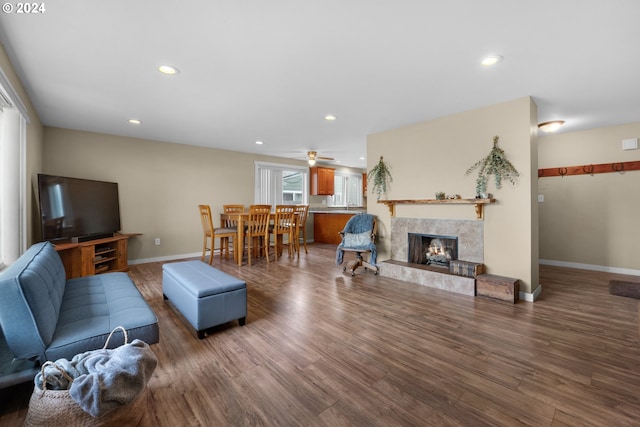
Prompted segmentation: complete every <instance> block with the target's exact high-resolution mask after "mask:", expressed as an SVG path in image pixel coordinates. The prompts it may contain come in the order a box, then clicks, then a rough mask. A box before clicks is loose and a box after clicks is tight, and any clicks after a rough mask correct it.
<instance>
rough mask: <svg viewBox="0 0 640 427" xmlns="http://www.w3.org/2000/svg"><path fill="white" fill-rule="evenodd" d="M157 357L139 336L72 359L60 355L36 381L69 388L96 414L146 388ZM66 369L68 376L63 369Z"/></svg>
mask: <svg viewBox="0 0 640 427" xmlns="http://www.w3.org/2000/svg"><path fill="white" fill-rule="evenodd" d="M157 363H158V360H157V358H156V355H155V354H154V353H153V351H152V350H151V349H150V348H149V345H148V344H147V343H145V342H144V341H141V340H139V339H135V340H133V341H132V342H131V343H129V344H125V345H121V346H120V347H117V348H115V349H100V350H92V351H87V352H84V353H80V354H77V355H75V356H74V357H73V358H72V359H71V360H66V359H58V360H56V361H55V362H54V364H53V365H47V366H45V367H44V375H43V374H42V372H40V373H38V374H37V375H36V377H35V385H36V387H39V388H40V389H42V388H43V387H42V383H43V380H44V381H46V383H47V385H46V387H47V390H66V389H68V390H69V395H70V396H71V398H72V399H73V400H74V401H75V402H76V403H77V404H78V405H80V407H81V408H82V409H83V410H84V411H85V412H87V413H89V414H91V415H92V416H94V417H99V416H101V415H104V414H106V413H107V412H109V411H111V410H113V409H116V408H118V407H120V406H124V405H126V404H128V403H130V402H132V401H133V400H135V398H136V397H138V395H139V394H140V393H141V392H142V391H144V388H145V387H146V385H147V382H148V381H149V379H150V378H151V375H152V374H153V371H154V370H155V368H156V365H157ZM60 370H64V371H65V373H66V374H67V376H69V377H70V378H71V381H69V379H68V378H66V376H65V375H64V374H63V373H62V372H60Z"/></svg>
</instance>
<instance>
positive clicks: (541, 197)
mask: <svg viewBox="0 0 640 427" xmlns="http://www.w3.org/2000/svg"><path fill="white" fill-rule="evenodd" d="M538 202H540V203H542V202H544V194H538Z"/></svg>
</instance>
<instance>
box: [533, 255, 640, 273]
mask: <svg viewBox="0 0 640 427" xmlns="http://www.w3.org/2000/svg"><path fill="white" fill-rule="evenodd" d="M538 262H539V263H540V264H542V265H550V266H552V267H567V268H577V269H579V270H593V271H603V272H605V273H617V274H628V275H630V276H640V270H634V269H632V268H620V267H609V266H606V265H593V264H581V263H579V262H566V261H554V260H551V259H540V260H538Z"/></svg>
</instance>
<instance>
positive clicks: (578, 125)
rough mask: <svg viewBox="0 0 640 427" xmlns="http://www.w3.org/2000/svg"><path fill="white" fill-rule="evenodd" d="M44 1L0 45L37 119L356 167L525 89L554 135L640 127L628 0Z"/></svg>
mask: <svg viewBox="0 0 640 427" xmlns="http://www.w3.org/2000/svg"><path fill="white" fill-rule="evenodd" d="M44 5H45V7H46V11H45V12H44V13H41V14H31V15H26V14H17V13H15V11H14V12H13V13H2V14H0V40H1V41H2V44H3V45H4V46H5V49H6V50H7V52H8V54H9V55H10V58H11V60H12V63H13V65H14V67H15V69H16V71H17V72H18V74H19V76H20V78H21V80H22V83H23V84H24V85H25V87H26V90H27V92H28V94H29V97H30V99H31V101H32V102H33V104H34V106H35V108H36V110H37V113H38V115H39V117H40V119H41V120H42V122H43V124H45V125H47V126H54V127H61V128H70V129H80V130H87V131H94V132H103V133H110V134H117V135H126V136H131V137H139V138H147V139H153V140H159V141H169V142H177V143H184V144H192V145H199V146H208V147H216V148H222V149H228V150H235V151H244V152H251V153H262V154H269V155H276V156H281V157H304V156H305V153H306V152H307V151H308V150H317V151H318V155H320V156H330V157H335V158H336V159H337V160H341V161H342V163H341V164H342V165H345V166H349V165H353V166H357V167H365V166H366V161H365V160H360V157H364V156H365V155H366V135H367V134H370V133H375V132H379V131H382V130H387V129H391V128H395V127H399V126H404V125H408V124H412V123H416V122H420V121H424V120H428V119H432V118H436V117H441V116H446V115H449V114H452V113H457V112H461V111H466V110H470V109H474V108H478V107H483V106H487V105H491V104H495V103H499V102H503V101H509V100H512V99H516V98H520V97H523V96H532V97H533V98H534V100H535V102H536V104H537V105H538V114H539V121H540V122H542V121H547V120H551V119H564V120H566V125H565V126H564V128H563V130H562V131H565V132H566V131H575V130H580V129H588V128H595V127H601V126H607V125H615V124H622V123H631V122H638V121H640V84H639V83H638V75H639V73H640V46H639V42H640V21H639V20H638V18H639V17H640V1H638V0H597V1H596V0H518V1H516V0H482V1H478V0H446V1H445V0H441V1H434V0H323V1H316V0H269V1H265V0H235V1H219V0H215V1H214V0H209V1H204V0H193V1H188V2H187V1H183V2H179V1H169V0H136V1H131V0H110V1H87V0H64V1H63V0H59V1H53V2H44ZM489 54H498V55H502V56H503V57H504V60H503V61H502V62H501V63H500V64H498V65H497V66H495V67H492V68H487V67H483V66H481V65H480V60H481V59H482V58H483V57H484V56H486V55H489ZM161 64H171V65H174V66H176V67H177V68H179V70H180V74H179V75H177V76H173V77H168V76H165V75H162V74H160V73H159V72H158V71H157V70H156V69H157V67H158V66H159V65H161ZM326 114H334V115H335V116H337V120H336V121H333V122H328V121H325V120H324V116H325V115H326ZM133 117H135V118H138V119H140V120H142V121H143V124H142V125H139V126H134V125H131V124H129V123H128V122H127V120H128V119H129V118H133ZM257 140H261V141H264V144H263V145H261V146H259V145H256V144H255V141H257Z"/></svg>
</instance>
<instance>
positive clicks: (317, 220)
mask: <svg viewBox="0 0 640 427" xmlns="http://www.w3.org/2000/svg"><path fill="white" fill-rule="evenodd" d="M353 215H355V214H343V213H314V218H313V241H314V242H315V243H330V244H333V245H338V244H340V242H341V241H342V236H340V234H338V233H340V232H341V231H342V230H344V226H345V225H346V224H347V221H349V219H351V217H352V216H353Z"/></svg>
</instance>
